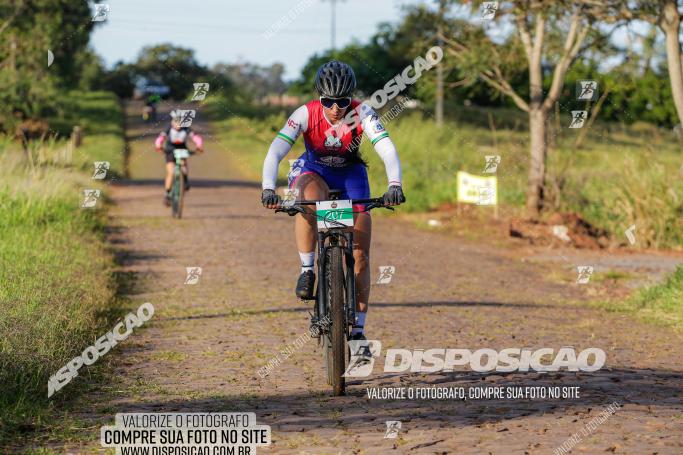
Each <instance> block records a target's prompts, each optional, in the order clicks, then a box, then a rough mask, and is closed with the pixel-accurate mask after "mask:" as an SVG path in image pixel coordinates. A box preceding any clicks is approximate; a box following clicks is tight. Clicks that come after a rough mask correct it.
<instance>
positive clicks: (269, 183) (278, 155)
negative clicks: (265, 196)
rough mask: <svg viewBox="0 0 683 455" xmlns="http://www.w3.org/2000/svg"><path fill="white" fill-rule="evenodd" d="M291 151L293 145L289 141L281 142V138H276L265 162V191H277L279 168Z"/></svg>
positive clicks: (263, 185)
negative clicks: (276, 183)
mask: <svg viewBox="0 0 683 455" xmlns="http://www.w3.org/2000/svg"><path fill="white" fill-rule="evenodd" d="M291 149H292V146H291V144H290V143H289V142H287V141H284V140H281V139H280V138H279V137H276V138H275V139H274V140H273V142H272V144H270V148H269V149H268V154H267V155H266V159H265V160H263V183H262V184H261V186H262V187H263V189H264V190H274V189H275V182H276V181H277V167H278V166H279V165H280V161H282V158H284V157H285V156H286V155H287V154H288V153H289V151H290V150H291Z"/></svg>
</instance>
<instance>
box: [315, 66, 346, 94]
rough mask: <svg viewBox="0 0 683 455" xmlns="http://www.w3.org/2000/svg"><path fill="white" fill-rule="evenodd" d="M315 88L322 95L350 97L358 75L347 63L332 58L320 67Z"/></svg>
mask: <svg viewBox="0 0 683 455" xmlns="http://www.w3.org/2000/svg"><path fill="white" fill-rule="evenodd" d="M315 88H316V90H318V93H320V96H325V97H328V98H348V97H350V96H351V95H352V94H353V91H354V90H355V89H356V75H355V74H353V69H351V67H350V66H349V65H347V64H346V63H344V62H339V61H337V60H332V61H331V62H327V63H325V64H324V65H322V66H321V67H320V68H318V74H316V75H315Z"/></svg>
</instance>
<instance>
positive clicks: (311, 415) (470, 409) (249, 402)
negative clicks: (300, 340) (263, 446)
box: [111, 368, 683, 433]
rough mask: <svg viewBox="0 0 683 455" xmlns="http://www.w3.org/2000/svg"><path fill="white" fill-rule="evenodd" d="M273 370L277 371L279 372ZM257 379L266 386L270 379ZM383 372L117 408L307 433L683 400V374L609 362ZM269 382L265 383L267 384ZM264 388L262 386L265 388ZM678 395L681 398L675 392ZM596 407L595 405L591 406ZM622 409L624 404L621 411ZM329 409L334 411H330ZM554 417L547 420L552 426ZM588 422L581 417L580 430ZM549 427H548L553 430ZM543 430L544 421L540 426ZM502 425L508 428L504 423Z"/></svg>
mask: <svg viewBox="0 0 683 455" xmlns="http://www.w3.org/2000/svg"><path fill="white" fill-rule="evenodd" d="M272 374H278V372H277V371H275V372H274V373H272ZM254 376H255V377H254V378H253V379H254V381H259V382H261V383H262V385H264V386H266V387H267V382H268V379H265V380H259V379H258V378H257V377H256V374H254ZM396 377H397V375H391V376H389V375H380V376H379V377H378V376H377V375H374V376H371V377H370V378H368V381H367V382H363V381H353V382H350V383H349V384H348V386H347V391H348V395H347V396H344V397H332V396H329V395H327V394H311V393H310V391H302V392H301V393H284V394H275V393H259V395H258V397H256V396H255V395H251V394H248V395H243V396H240V395H222V394H217V395H215V396H211V397H207V398H201V399H188V400H170V401H164V400H159V401H154V400H153V401H150V402H145V403H144V404H135V403H131V402H127V403H122V404H118V405H117V407H120V409H116V410H115V411H114V410H112V411H111V412H112V413H114V412H144V411H145V410H147V411H149V409H167V410H170V409H173V410H182V411H183V412H194V411H202V412H226V410H230V411H231V412H240V411H242V412H256V414H257V418H258V420H259V423H260V424H267V425H271V426H272V428H273V430H276V431H280V432H293V433H295V432H301V431H309V430H313V429H316V428H329V427H330V426H333V427H353V426H355V425H362V426H368V425H369V426H370V427H371V426H372V421H373V420H374V421H376V422H377V425H378V426H381V427H384V422H385V421H386V420H400V421H402V422H403V427H404V429H410V430H411V431H413V430H417V431H419V430H420V429H425V430H428V429H433V428H434V427H435V426H441V427H448V428H452V429H454V430H456V429H458V428H463V427H468V426H476V425H482V424H487V423H500V422H502V423H505V422H514V421H515V420H516V419H518V418H521V417H525V416H533V415H536V416H542V415H557V416H556V417H555V418H559V417H561V415H564V416H566V417H567V418H576V419H578V418H579V417H573V416H580V415H584V414H591V415H597V414H599V412H601V411H602V410H603V409H604V408H606V407H607V406H609V405H610V404H612V403H614V402H616V403H618V405H619V406H625V405H629V404H637V405H641V406H648V407H659V408H666V409H670V410H671V412H672V414H677V413H679V412H680V409H681V408H682V407H683V406H682V405H681V401H680V394H681V390H682V387H683V373H681V372H676V371H669V370H652V369H629V368H620V369H603V370H600V371H596V372H591V373H573V372H561V373H546V374H541V373H536V372H533V373H506V374H487V375H485V376H484V375H482V374H478V373H472V372H453V373H434V374H418V373H412V374H410V373H408V374H403V375H400V378H399V380H397V379H396ZM264 382H265V383H266V384H263V383H264ZM492 386H501V387H510V388H512V389H516V388H518V387H522V388H524V387H560V388H562V387H565V388H567V387H576V386H578V387H580V397H579V398H574V399H570V398H566V399H548V398H546V399H533V400H532V399H466V400H462V399H442V400H436V399H434V400H432V399H412V400H411V399H387V400H382V399H369V398H368V396H367V392H366V387H413V388H418V387H420V388H431V387H438V388H446V387H463V388H464V389H465V391H466V393H468V391H469V389H470V388H475V387H492ZM262 392H263V390H262ZM676 397H679V398H676ZM591 411H593V412H592V413H591ZM616 412H617V413H618V412H619V411H618V410H617V411H616ZM326 416H328V417H326ZM552 425H553V423H552V420H548V421H547V427H548V428H550V426H552ZM582 426H583V425H582V424H581V423H578V422H577V423H576V430H577V431H579V430H580V428H581V427H582ZM548 428H546V429H548ZM536 430H540V428H536ZM499 431H506V429H502V430H499Z"/></svg>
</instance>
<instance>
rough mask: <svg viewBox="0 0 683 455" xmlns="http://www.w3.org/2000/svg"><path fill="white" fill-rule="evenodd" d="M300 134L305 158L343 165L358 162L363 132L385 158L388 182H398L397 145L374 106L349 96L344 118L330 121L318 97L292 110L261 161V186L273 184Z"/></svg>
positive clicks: (329, 165)
mask: <svg viewBox="0 0 683 455" xmlns="http://www.w3.org/2000/svg"><path fill="white" fill-rule="evenodd" d="M302 134H303V136H304V145H305V148H306V151H305V161H306V162H308V163H310V164H315V165H318V166H325V167H329V168H344V167H346V166H349V165H352V164H357V163H359V162H360V159H359V156H358V152H357V151H358V147H359V145H360V140H361V137H362V136H363V134H364V135H365V136H366V137H367V138H368V139H369V140H370V141H371V142H372V144H373V145H374V147H375V150H376V151H377V153H378V154H379V155H380V157H381V158H382V160H383V161H384V165H385V168H386V171H387V177H388V180H389V184H390V185H400V184H401V166H400V162H399V160H398V154H397V152H396V148H395V147H394V144H393V143H392V141H391V139H390V138H389V134H388V133H387V131H386V130H385V128H384V125H382V122H381V121H380V118H379V116H378V115H377V113H376V112H375V111H374V109H372V107H370V106H368V105H367V104H364V103H361V102H360V101H358V100H352V101H351V105H350V106H349V108H348V110H347V114H346V115H345V117H344V119H342V121H340V122H339V123H337V124H336V125H332V124H331V123H330V121H329V120H328V119H327V117H325V113H324V111H323V106H322V104H321V103H320V100H319V99H316V100H313V101H310V102H309V103H306V104H305V105H303V106H301V107H299V108H298V109H297V110H296V111H294V113H292V115H291V116H290V117H289V119H287V122H286V123H285V125H284V127H283V128H282V129H281V130H280V132H279V133H278V134H277V137H276V138H275V140H274V141H273V143H272V144H271V147H270V149H269V150H268V155H267V156H266V160H265V161H264V167H263V188H269V189H273V188H275V181H276V178H277V167H278V164H279V163H280V161H281V160H282V158H284V156H285V155H286V154H287V153H288V152H289V150H290V149H291V147H292V145H294V143H295V142H296V140H297V139H298V138H299V136H301V135H302ZM278 139H281V140H282V141H284V142H285V143H286V144H284V143H282V141H278Z"/></svg>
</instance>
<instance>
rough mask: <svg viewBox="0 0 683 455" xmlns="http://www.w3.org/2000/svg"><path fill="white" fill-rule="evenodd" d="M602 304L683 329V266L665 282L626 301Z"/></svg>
mask: <svg viewBox="0 0 683 455" xmlns="http://www.w3.org/2000/svg"><path fill="white" fill-rule="evenodd" d="M601 305H602V306H604V307H605V308H607V309H608V310H610V311H619V312H624V313H628V314H631V315H634V316H636V317H638V318H640V319H643V320H646V321H648V322H652V323H655V324H659V325H665V326H668V327H672V328H673V329H675V330H677V331H683V266H682V265H679V266H678V268H677V269H676V271H675V272H674V273H673V274H672V275H671V276H669V277H668V278H667V279H666V281H665V282H664V283H661V284H657V285H654V286H649V287H646V288H644V289H641V290H639V291H638V292H637V293H636V294H634V295H633V296H631V297H630V298H628V299H627V300H626V301H609V302H606V303H602V304H601Z"/></svg>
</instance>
